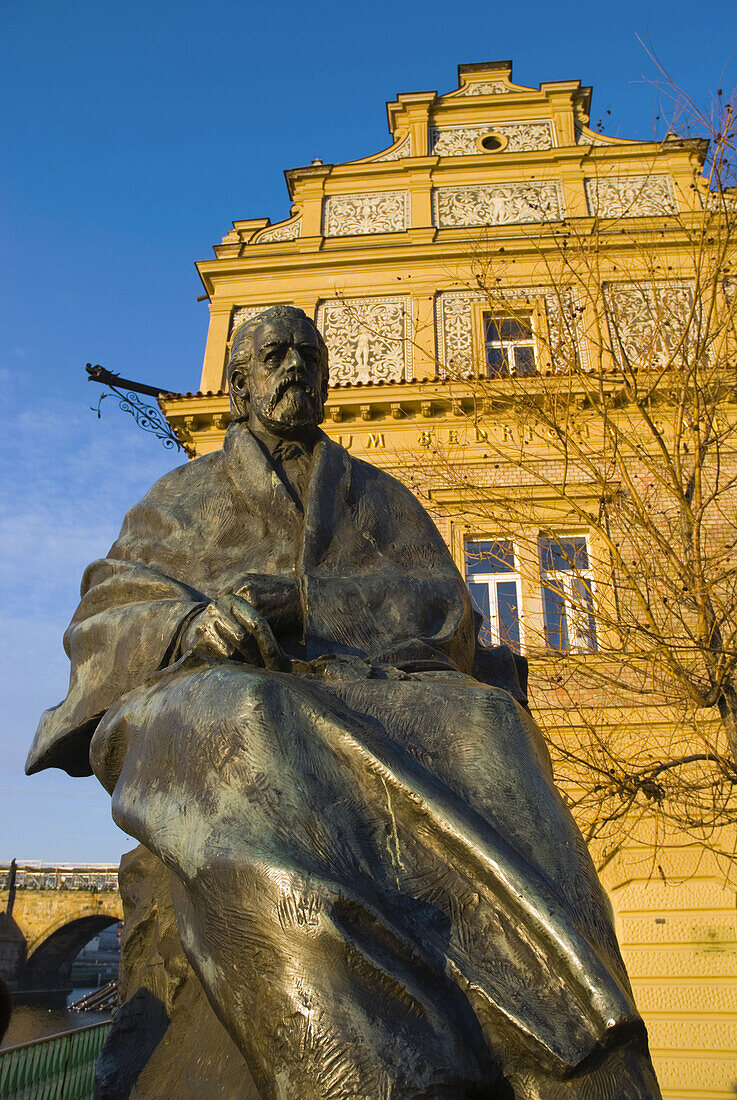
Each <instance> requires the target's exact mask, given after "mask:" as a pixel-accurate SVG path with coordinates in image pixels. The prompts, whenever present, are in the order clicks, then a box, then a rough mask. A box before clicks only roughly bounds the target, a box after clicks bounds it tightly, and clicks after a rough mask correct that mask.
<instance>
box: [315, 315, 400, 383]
mask: <svg viewBox="0 0 737 1100" xmlns="http://www.w3.org/2000/svg"><path fill="white" fill-rule="evenodd" d="M317 325H318V328H319V329H320V331H321V332H322V334H323V336H324V338H325V343H326V344H327V346H328V350H329V352H330V381H331V383H332V384H333V385H335V384H336V383H338V382H340V383H343V384H346V383H355V382H380V381H384V382H407V381H411V379H412V377H413V371H412V338H411V300H410V298H409V296H404V295H401V296H400V295H398V296H396V297H384V298H346V299H343V298H334V299H330V300H329V301H325V302H320V304H319V306H318V310H317Z"/></svg>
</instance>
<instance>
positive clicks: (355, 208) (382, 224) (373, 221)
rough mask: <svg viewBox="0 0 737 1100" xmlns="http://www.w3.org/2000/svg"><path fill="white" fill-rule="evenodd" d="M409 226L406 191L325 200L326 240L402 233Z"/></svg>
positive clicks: (336, 196)
mask: <svg viewBox="0 0 737 1100" xmlns="http://www.w3.org/2000/svg"><path fill="white" fill-rule="evenodd" d="M408 224H409V192H408V191H367V192H363V193H361V194H355V195H331V196H330V197H329V198H326V199H325V207H324V211H323V232H324V234H325V236H326V237H351V236H361V235H363V234H367V233H401V232H403V231H404V230H405V229H406V228H407V226H408Z"/></svg>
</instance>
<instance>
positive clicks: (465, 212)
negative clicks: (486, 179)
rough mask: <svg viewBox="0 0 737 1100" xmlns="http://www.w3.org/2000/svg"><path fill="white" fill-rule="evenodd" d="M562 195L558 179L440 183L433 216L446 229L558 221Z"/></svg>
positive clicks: (560, 213)
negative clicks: (467, 184)
mask: <svg viewBox="0 0 737 1100" xmlns="http://www.w3.org/2000/svg"><path fill="white" fill-rule="evenodd" d="M562 213H563V196H562V194H561V192H560V188H559V185H558V184H557V183H552V182H551V183H528V182H527V181H524V180H521V181H520V182H518V183H494V184H479V185H478V186H477V187H438V188H436V190H435V191H433V220H434V223H435V225H437V226H439V227H440V228H441V229H444V228H446V227H449V226H456V225H507V224H510V223H513V222H542V221H550V220H551V219H552V220H555V221H557V220H558V219H559V218H560V217H561V215H562Z"/></svg>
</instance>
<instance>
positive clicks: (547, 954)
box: [27, 306, 660, 1100]
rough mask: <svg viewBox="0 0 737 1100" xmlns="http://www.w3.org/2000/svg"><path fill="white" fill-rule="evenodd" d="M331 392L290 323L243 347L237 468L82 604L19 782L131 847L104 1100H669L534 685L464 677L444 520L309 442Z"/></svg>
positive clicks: (264, 328)
mask: <svg viewBox="0 0 737 1100" xmlns="http://www.w3.org/2000/svg"><path fill="white" fill-rule="evenodd" d="M327 378H328V365H327V350H326V347H325V344H324V342H323V340H322V337H321V336H320V333H319V332H318V331H317V329H316V327H315V326H314V324H313V323H312V321H311V320H309V319H308V317H307V316H306V315H305V314H304V313H303V312H302V311H301V310H298V309H294V308H291V307H282V306H278V307H274V308H273V309H269V310H267V311H266V312H264V313H262V314H260V315H259V316H258V317H255V318H253V319H251V320H249V321H247V322H246V323H245V324H243V325H241V327H240V328H239V329H238V331H237V332H236V335H235V338H234V341H233V345H232V353H231V356H230V360H229V364H228V382H229V387H230V399H231V409H232V422H231V425H230V427H229V429H228V431H227V433H226V436H225V442H224V445H223V449H222V450H221V451H217V452H215V453H213V454H208V455H205V456H203V457H201V458H198V459H196V460H194V461H193V462H190V463H188V464H187V465H185V466H182V467H180V468H179V469H175V470H173V471H172V472H171V473H168V474H166V475H165V476H164V477H163V478H162V479H161V480H160V481H159V482H157V484H156V485H154V487H153V488H152V489H151V490H150V492H149V493H148V494H147V495H146V496H145V497H144V499H143V500H142V501H141V503H140V504H137V505H136V506H135V507H134V508H133V509H132V510H131V511H130V512H129V513H128V515H127V516H126V519H125V522H124V524H123V528H122V531H121V534H120V537H119V538H118V540H117V542H116V543H115V545H114V546H113V547H112V549H111V550H110V553H109V555H108V557H107V558H105V559H103V560H101V561H97V562H94V563H93V564H92V565H91V566H90V567H89V568H88V570H87V572H86V574H85V577H84V580H83V583H82V600H81V603H80V605H79V609H78V610H77V612H76V614H75V615H74V618H73V620H72V623H71V625H70V627H69V629H68V631H67V634H66V636H65V647H66V651H67V653H68V655H69V657H70V660H71V665H72V667H71V678H70V685H69V692H68V694H67V697H66V699H65V700H64V701H63V702H62V703H61V704H59V705H58V706H57V707H55V708H54V709H52V710H50V711H47V712H46V713H45V714H44V716H43V718H42V719H41V723H40V726H39V729H38V732H37V734H36V738H35V741H34V743H33V747H32V748H31V751H30V755H29V759H28V765H27V770H28V772H29V773H30V772H35V771H38V770H40V769H43V768H48V767H59V768H64V769H66V770H67V771H68V772H69V773H70V774H71V775H89V774H91V773H92V772H94V774H95V775H96V776H97V777H98V778H99V780H100V782H101V783H102V784H103V785H104V787H105V788H106V789H107V790H108V791H109V792H110V794H111V796H112V812H113V817H114V819H115V821H116V822H117V823H118V825H119V826H120V828H121V829H123V830H124V831H125V832H127V833H129V834H131V835H132V836H134V837H135V838H136V839H137V840H138V841H139V842H140V844H141V845H142V846H143V848H142V849H139V851H138V855H137V856H134V857H127V858H128V860H130V859H131V858H132V859H133V864H132V865H129V864H126V867H127V869H126V868H124V872H125V873H124V875H123V878H122V880H121V884H122V889H123V894H124V900H125V903H126V911H127V922H128V927H127V933H126V952H127V955H124V970H125V982H126V997H127V998H128V1000H127V1004H126V1005H125V1006H124V1007H123V1009H121V1012H120V1013H119V1015H118V1018H117V1020H116V1024H115V1026H114V1028H113V1031H112V1034H111V1038H110V1040H109V1042H108V1046H107V1048H106V1050H105V1051H104V1052H103V1056H102V1059H101V1062H100V1067H101V1068H100V1070H99V1073H98V1093H97V1095H98V1096H100V1097H102V1096H109V1097H113V1096H129V1095H131V1096H137V1097H144V1096H145V1097H150V1098H165V1097H169V1096H172V1097H173V1096H185V1095H191V1096H196V1097H198V1098H200V1097H206V1096H213V1097H215V1096H218V1097H225V1098H229V1097H232V1098H233V1100H238V1098H251V1097H253V1098H260V1100H348V1098H354V1100H420V1098H432V1100H461V1098H468V1100H471V1098H476V1100H481V1098H489V1100H490V1098H498V1100H503V1098H506V1100H512V1098H516V1100H571V1098H574V1097H575V1098H580V1100H614V1098H616V1100H652V1098H657V1097H659V1096H660V1093H659V1090H658V1086H657V1083H656V1080H655V1077H654V1074H653V1070H652V1065H651V1062H650V1059H649V1055H648V1048H647V1037H646V1033H645V1029H644V1026H643V1023H642V1020H641V1018H640V1016H639V1014H638V1012H637V1010H636V1008H635V1006H634V1003H633V998H632V992H631V989H630V985H629V982H628V979H627V974H626V971H625V967H624V964H623V962H622V958H621V956H620V953H619V948H618V945H617V941H616V937H615V934H614V929H613V924H612V915H611V909H610V906H609V904H608V902H607V899H606V896H605V894H604V891H603V890H602V887H601V886H600V884H599V882H598V879H597V876H596V872H595V870H594V867H593V864H592V862H591V859H590V857H589V854H588V851H587V848H586V845H585V843H584V841H583V838H582V837H581V835H580V833H579V831H578V829H577V828H576V825H575V824H574V821H573V819H572V817H571V815H570V813H569V812H568V810H567V808H566V806H565V805H564V803H563V801H562V799H561V797H560V795H559V794H558V792H557V790H556V788H555V786H554V784H553V779H552V774H551V767H550V760H549V756H548V753H547V751H546V748H545V745H544V742H543V739H542V736H541V734H540V732H539V730H538V729H537V727H536V726H535V724H534V722H533V720H532V718H531V716H530V713H529V711H528V710H527V709H526V707H525V705H524V704H525V695H524V685H523V684H522V683H521V682H520V677H519V675H518V673H519V672H522V671H523V662H521V661H520V662H517V663H515V661H514V660H513V658H512V655H511V654H510V653H509V651H504V650H499V651H497V652H496V653H493V652H492V653H491V654H490V655H489V654H487V655H486V660H485V661H484V660H481V661H478V662H477V664H476V666H474V661H475V660H476V654H477V644H476V629H475V624H474V615H473V610H472V607H471V603H470V599H469V595H468V591H467V589H466V586H465V584H464V582H463V579H462V577H461V576H460V574H459V572H458V570H457V569H456V567H455V565H454V563H453V561H452V559H451V556H450V554H449V552H448V550H447V548H446V546H445V544H444V542H443V540H442V538H441V537H440V534H439V533H438V531H437V530H436V528H435V527H434V525H433V524H432V522H431V521H430V519H429V517H428V516H427V514H426V513H425V511H424V510H423V508H422V507H421V505H420V504H419V503H418V501H417V500H416V499H415V497H414V496H413V495H412V494H411V493H410V492H409V491H408V490H407V489H406V488H404V487H403V486H402V485H400V484H399V483H398V482H397V481H395V480H394V479H393V478H392V477H390V476H389V475H388V474H386V473H384V472H382V471H380V470H378V469H376V468H374V467H372V466H370V465H368V464H367V463H365V462H362V461H359V460H357V459H355V458H353V457H352V456H351V455H350V454H348V452H347V451H346V450H344V449H343V448H342V447H340V446H338V444H337V443H334V442H332V441H331V440H330V439H328V438H327V437H326V436H325V434H324V433H323V432H322V431H321V430H320V427H319V425H320V422H321V420H322V415H323V404H324V401H325V398H326V391H327ZM474 667H476V671H477V675H476V676H475V675H474V674H473V672H474ZM479 677H481V678H479ZM482 681H486V682H482ZM146 899H148V900H146ZM162 959H163V960H164V961H163V962H162V961H161V960H162ZM157 968H158V969H157ZM162 968H163V970H162ZM163 972H165V973H166V976H167V977H166V982H169V986H168V987H167V990H168V991H167V990H165V989H164V986H165V985H166V982H165V981H164V980H163V979H161V981H159V979H156V980H154V979H152V978H151V975H152V974H154V973H159V974H160V973H163ZM157 981H158V982H159V984H158V985H157ZM172 990H174V993H172ZM182 990H184V992H182ZM180 993H181V995H179V994H180ZM147 998H148V1001H147V1000H146V999H147ZM177 998H178V999H177ZM152 1001H153V1003H154V1007H153V1009H152V1008H151V1003H152ZM147 1004H148V1007H146V1005H147ZM137 1012H138V1013H139V1016H141V1014H142V1016H141V1018H144V1017H145V1019H146V1020H147V1021H148V1023H146V1024H145V1026H143V1025H141V1026H138V1028H137V1027H136V1024H135V1020H136V1013H137ZM147 1013H148V1015H146V1014H147ZM157 1013H158V1014H157ZM126 1021H127V1023H126ZM131 1035H132V1036H133V1038H134V1040H135V1041H134V1042H133V1046H132V1047H131V1041H130V1036H131ZM126 1036H128V1039H126ZM126 1044H127V1046H126ZM153 1065H155V1066H156V1072H155V1073H154V1071H153V1070H152V1069H151V1066H153ZM116 1067H117V1068H116ZM116 1082H117V1083H116Z"/></svg>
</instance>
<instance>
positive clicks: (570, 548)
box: [538, 536, 589, 573]
mask: <svg viewBox="0 0 737 1100" xmlns="http://www.w3.org/2000/svg"><path fill="white" fill-rule="evenodd" d="M538 545H539V547H540V568H541V569H542V571H543V573H559V572H565V571H568V572H570V570H572V569H576V570H580V571H581V572H585V571H586V570H587V569H588V567H589V554H588V548H587V546H586V539H585V537H583V536H582V537H581V538H556V537H555V536H543V537H541V538H540V539H539V540H538Z"/></svg>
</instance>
